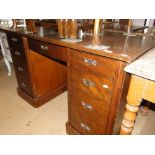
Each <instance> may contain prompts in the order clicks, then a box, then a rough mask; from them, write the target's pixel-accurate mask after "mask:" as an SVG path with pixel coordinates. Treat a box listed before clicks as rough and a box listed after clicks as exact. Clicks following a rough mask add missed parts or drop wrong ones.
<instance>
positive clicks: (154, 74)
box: [125, 47, 155, 81]
mask: <svg viewBox="0 0 155 155" xmlns="http://www.w3.org/2000/svg"><path fill="white" fill-rule="evenodd" d="M125 71H126V72H128V73H131V74H134V75H138V76H140V77H143V78H146V79H149V80H153V81H155V47H154V48H152V49H151V50H150V51H149V52H147V53H146V54H144V55H143V56H142V57H140V58H139V59H137V60H136V61H134V62H132V63H131V64H130V65H128V66H127V67H125Z"/></svg>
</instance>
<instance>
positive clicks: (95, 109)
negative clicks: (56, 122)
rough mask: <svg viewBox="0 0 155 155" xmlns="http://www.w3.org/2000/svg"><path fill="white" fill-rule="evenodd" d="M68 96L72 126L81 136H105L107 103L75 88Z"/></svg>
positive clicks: (72, 88)
mask: <svg viewBox="0 0 155 155" xmlns="http://www.w3.org/2000/svg"><path fill="white" fill-rule="evenodd" d="M72 92H73V93H72ZM69 95H70V114H71V124H72V126H73V127H74V128H76V129H77V130H78V131H79V132H81V133H83V134H105V127H106V121H107V116H108V110H109V103H106V102H105V101H104V100H99V99H95V98H94V97H93V96H90V95H88V94H86V93H84V92H82V91H80V90H79V89H77V88H75V87H71V93H70V94H69Z"/></svg>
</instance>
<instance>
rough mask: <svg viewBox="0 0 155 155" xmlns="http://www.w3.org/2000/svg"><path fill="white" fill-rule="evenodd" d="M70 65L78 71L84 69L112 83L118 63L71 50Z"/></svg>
mask: <svg viewBox="0 0 155 155" xmlns="http://www.w3.org/2000/svg"><path fill="white" fill-rule="evenodd" d="M70 65H71V66H77V67H79V69H81V68H84V69H85V70H89V71H91V72H92V73H94V74H99V75H102V76H103V77H105V78H106V79H109V80H111V81H113V79H114V77H115V72H116V68H117V66H118V63H117V61H113V60H112V59H109V58H104V57H101V56H96V55H93V54H87V53H84V52H81V51H77V50H73V49H72V50H71V52H70Z"/></svg>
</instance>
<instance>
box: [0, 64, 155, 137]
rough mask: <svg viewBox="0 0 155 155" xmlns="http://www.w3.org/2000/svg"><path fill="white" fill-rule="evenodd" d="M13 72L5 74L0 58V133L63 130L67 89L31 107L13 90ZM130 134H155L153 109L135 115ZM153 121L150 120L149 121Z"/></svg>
mask: <svg viewBox="0 0 155 155" xmlns="http://www.w3.org/2000/svg"><path fill="white" fill-rule="evenodd" d="M16 87H17V83H16V78H15V74H14V72H13V73H12V75H11V76H10V77H9V76H8V75H7V70H6V66H5V64H4V61H0V134H1V135H3V134H5V135H8V134H9V135H10V134H13V135H15V134H16V135H21V134H24V135H25V134H26V135H35V134H37V135H38V134H39V135H40V134H43V135H46V134H50V135H64V134H66V130H65V123H66V121H67V114H68V112H67V110H68V109H67V92H65V93H63V94H61V95H59V96H58V97H56V98H54V99H53V100H51V101H50V102H48V103H47V104H45V105H43V106H41V107H40V108H37V109H36V108H33V107H32V106H31V105H29V104H28V103H27V102H25V101H24V100H23V99H22V98H21V97H19V96H18V95H17V93H16ZM136 122H137V123H136V125H135V128H134V131H133V133H132V134H155V112H154V111H150V113H149V115H148V116H147V117H144V116H140V115H139V116H138V119H137V121H136ZM152 122H153V123H152Z"/></svg>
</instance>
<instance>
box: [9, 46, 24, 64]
mask: <svg viewBox="0 0 155 155" xmlns="http://www.w3.org/2000/svg"><path fill="white" fill-rule="evenodd" d="M11 55H12V57H13V59H14V61H16V60H18V59H20V60H21V59H22V61H26V55H25V52H24V50H23V49H22V48H21V49H13V48H12V49H11Z"/></svg>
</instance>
